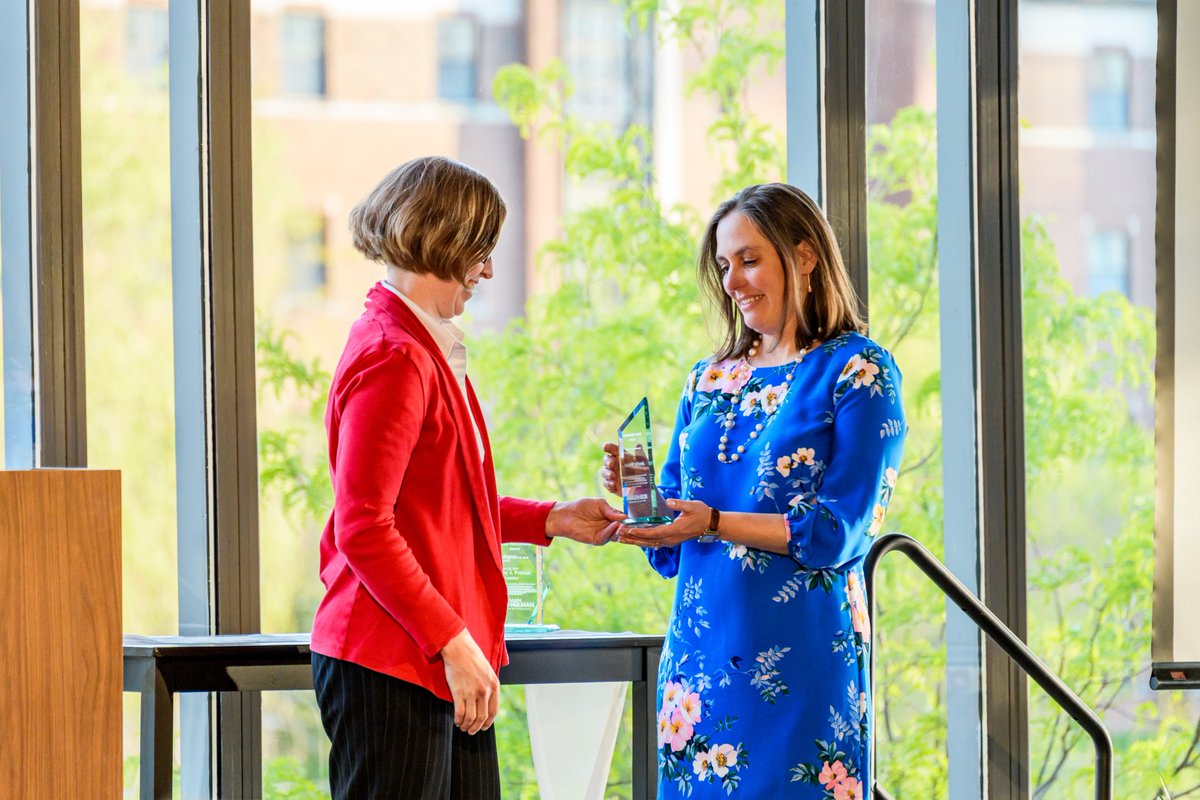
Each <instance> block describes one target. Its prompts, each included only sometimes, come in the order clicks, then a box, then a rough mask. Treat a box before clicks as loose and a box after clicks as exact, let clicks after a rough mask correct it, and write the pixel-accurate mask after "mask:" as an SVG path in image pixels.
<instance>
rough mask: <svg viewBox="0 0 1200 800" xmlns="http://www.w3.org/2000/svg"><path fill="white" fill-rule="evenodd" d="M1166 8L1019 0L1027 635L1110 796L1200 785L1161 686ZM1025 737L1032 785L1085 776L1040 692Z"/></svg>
mask: <svg viewBox="0 0 1200 800" xmlns="http://www.w3.org/2000/svg"><path fill="white" fill-rule="evenodd" d="M1157 24H1158V23H1157V15H1156V7H1155V4H1154V3H1153V2H1142V1H1140V0H1109V1H1108V2H1098V3H1080V2H1064V1H1063V0H1023V2H1022V3H1021V5H1020V68H1021V81H1020V103H1021V117H1022V120H1023V123H1024V124H1023V127H1022V131H1021V143H1020V163H1021V216H1022V221H1023V229H1022V247H1021V256H1022V270H1023V281H1024V292H1023V294H1024V304H1023V310H1022V314H1023V318H1024V350H1025V431H1026V435H1025V447H1026V460H1025V470H1026V487H1027V496H1028V506H1027V526H1028V556H1027V558H1028V575H1029V608H1030V614H1029V641H1030V644H1031V645H1032V646H1033V648H1034V649H1035V650H1037V651H1038V652H1039V653H1040V654H1041V655H1042V657H1043V658H1044V659H1046V661H1047V663H1048V664H1049V665H1050V666H1051V667H1053V668H1054V669H1056V670H1057V671H1058V672H1059V673H1060V674H1061V675H1062V677H1063V678H1064V680H1065V681H1066V682H1067V683H1068V685H1070V686H1071V687H1072V688H1074V689H1075V691H1076V692H1078V693H1079V694H1080V696H1081V697H1082V698H1083V699H1084V700H1085V701H1086V702H1087V703H1088V704H1089V705H1091V706H1092V707H1093V708H1095V709H1096V710H1097V711H1098V712H1099V713H1100V715H1101V717H1102V718H1103V719H1104V721H1105V724H1106V726H1107V727H1108V728H1109V730H1110V731H1111V732H1112V734H1113V739H1114V741H1115V743H1116V750H1117V752H1116V759H1117V762H1116V775H1117V787H1116V792H1115V796H1117V797H1134V796H1145V797H1151V796H1158V792H1160V791H1161V789H1162V788H1163V786H1164V785H1165V786H1166V787H1167V788H1168V789H1169V791H1170V792H1171V793H1172V796H1180V795H1181V794H1182V793H1184V792H1186V791H1187V790H1189V789H1191V788H1194V787H1193V784H1195V783H1196V780H1195V776H1194V774H1193V773H1192V772H1191V771H1190V768H1189V767H1188V765H1187V763H1186V762H1187V759H1186V758H1183V756H1182V754H1183V752H1184V751H1185V749H1186V746H1187V744H1186V743H1187V741H1188V740H1190V739H1191V738H1192V736H1193V734H1194V733H1195V711H1194V708H1191V707H1189V706H1187V705H1184V704H1183V703H1182V698H1181V697H1180V696H1179V695H1178V694H1177V693H1162V694H1158V695H1156V694H1154V693H1152V692H1151V691H1150V689H1149V685H1148V681H1149V666H1150V602H1151V599H1150V598H1151V580H1152V570H1151V568H1150V564H1151V562H1152V555H1151V554H1152V548H1153V538H1154V528H1153V525H1154V402H1153V391H1154V387H1153V378H1154V363H1153V359H1154V348H1155V343H1154V292H1155V248H1154V225H1155V217H1154V212H1155V53H1156V38H1157ZM1035 608H1036V609H1038V612H1037V613H1034V611H1033V609H1035ZM1029 743H1030V784H1031V791H1032V795H1033V796H1034V797H1047V798H1049V797H1075V796H1080V795H1081V794H1083V793H1085V792H1086V791H1088V789H1087V786H1088V784H1089V782H1090V780H1091V769H1090V760H1091V748H1090V746H1089V743H1088V740H1087V739H1086V737H1084V736H1083V735H1082V734H1081V733H1080V732H1079V731H1078V730H1077V729H1076V728H1074V727H1073V725H1072V723H1071V721H1070V719H1069V718H1068V717H1067V716H1066V715H1065V714H1063V713H1061V712H1059V711H1058V710H1057V709H1056V708H1054V707H1053V706H1052V705H1051V704H1050V703H1049V701H1048V700H1046V699H1045V698H1044V697H1043V696H1041V694H1040V693H1039V692H1037V691H1036V690H1031V694H1030V736H1029Z"/></svg>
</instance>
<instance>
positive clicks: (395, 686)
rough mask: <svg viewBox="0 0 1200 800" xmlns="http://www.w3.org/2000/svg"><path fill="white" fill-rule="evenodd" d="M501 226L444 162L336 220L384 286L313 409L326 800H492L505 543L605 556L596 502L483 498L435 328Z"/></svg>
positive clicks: (483, 441) (485, 492)
mask: <svg viewBox="0 0 1200 800" xmlns="http://www.w3.org/2000/svg"><path fill="white" fill-rule="evenodd" d="M504 216H505V206H504V201H503V200H502V199H501V198H500V194H499V192H498V191H497V190H496V188H495V186H493V185H492V183H491V182H490V181H489V180H488V179H487V178H485V177H484V176H483V175H481V174H479V173H478V172H476V171H474V170H473V169H471V168H469V167H466V166H464V165H463V164H460V163H458V162H456V161H452V160H450V159H446V158H440V157H429V158H419V159H415V160H413V161H409V162H407V163H406V164H403V165H402V166H400V167H398V168H397V169H396V170H394V171H393V172H392V173H391V174H389V175H388V176H387V177H386V178H384V180H383V181H382V182H381V183H380V184H379V186H377V187H376V188H375V190H374V191H373V192H372V193H371V194H370V195H369V196H368V197H367V199H365V200H364V201H363V202H362V203H360V204H359V205H358V207H356V208H355V209H354V211H353V212H352V213H351V216H350V224H351V229H352V232H353V236H354V244H355V246H356V247H357V248H358V249H359V250H360V251H361V252H362V253H363V254H364V255H366V256H367V257H368V258H371V259H372V260H375V261H378V262H380V263H383V264H384V265H386V267H387V279H386V280H385V281H381V282H380V283H378V284H376V285H375V286H374V287H373V288H372V289H371V290H370V292H369V293H368V294H367V301H366V311H365V312H364V313H363V315H362V317H361V318H360V319H359V320H358V321H357V322H355V323H354V325H353V326H352V327H351V329H350V335H349V341H348V342H347V343H346V348H345V351H344V352H343V353H342V357H341V360H340V362H339V363H338V366H337V370H336V372H335V374H334V377H333V385H332V388H331V389H330V392H329V404H328V408H327V410H326V414H325V425H326V429H327V432H328V436H329V458H330V471H331V474H332V476H333V487H334V508H333V514H332V515H331V516H330V519H329V522H328V524H327V525H326V527H325V531H324V533H323V535H322V537H321V581H322V583H324V585H325V588H326V594H325V597H324V599H323V600H322V601H321V604H320V607H319V608H318V609H317V613H316V618H315V620H314V621H313V632H312V652H313V678H314V685H315V688H316V692H317V702H318V705H319V706H320V709H321V718H322V722H323V724H324V726H325V730H326V732H327V733H328V734H329V737H330V740H331V742H332V749H331V752H330V785H331V789H332V791H333V796H334V798H365V797H370V798H385V797H386V798H464V800H465V799H466V798H470V799H471V800H487V798H492V797H495V798H499V796H500V788H499V768H498V763H497V756H496V740H495V732H494V731H493V730H492V728H491V726H492V722H493V720H494V719H495V716H496V713H497V710H498V699H499V688H500V687H499V680H498V678H497V673H498V671H499V669H500V667H502V666H503V665H504V664H505V663H507V661H508V654H507V652H506V651H505V648H504V617H505V611H506V606H507V591H506V588H505V583H504V576H503V572H502V570H501V556H500V544H501V542H513V541H515V542H529V543H533V544H538V545H542V546H546V545H549V544H550V541H551V538H552V537H555V536H566V537H568V538H572V539H576V540H579V541H583V542H587V543H590V544H596V545H599V544H604V543H606V542H607V541H608V540H609V538H610V537H611V536H612V534H613V532H614V531H615V529H616V526H617V523H618V522H619V521H620V520H621V519H623V517H624V515H623V514H622V513H621V512H620V511H618V510H617V509H615V508H612V507H611V506H609V505H608V504H607V503H605V502H604V501H602V500H600V499H599V498H588V499H584V500H576V501H573V502H567V503H552V502H546V503H543V502H535V501H531V500H521V499H518V498H514V497H499V496H497V493H496V480H495V474H494V470H493V463H492V452H491V448H490V446H489V444H488V437H487V430H486V428H485V426H484V420H483V414H482V413H481V411H480V407H479V402H478V400H477V399H476V397H475V393H474V391H473V389H472V387H471V383H470V381H469V380H468V379H467V377H466V348H465V346H464V344H463V336H462V332H461V331H460V330H459V329H458V328H457V327H455V326H454V324H453V323H452V322H450V320H451V318H453V317H456V316H458V315H459V314H461V313H462V310H463V306H464V304H465V303H466V302H467V300H469V299H470V298H471V296H472V294H473V292H474V290H475V287H476V286H477V285H478V283H479V281H481V280H487V279H490V278H491V277H492V274H493V270H492V260H491V255H490V254H491V251H492V249H493V248H494V247H495V245H496V240H497V238H498V236H499V233H500V227H501V225H502V224H503V221H504Z"/></svg>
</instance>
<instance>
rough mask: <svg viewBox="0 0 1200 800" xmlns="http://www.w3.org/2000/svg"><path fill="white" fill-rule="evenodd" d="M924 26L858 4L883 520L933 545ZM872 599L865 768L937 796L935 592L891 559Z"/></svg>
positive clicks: (932, 223)
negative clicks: (889, 438)
mask: <svg viewBox="0 0 1200 800" xmlns="http://www.w3.org/2000/svg"><path fill="white" fill-rule="evenodd" d="M935 33H936V20H935V14H934V4H933V3H931V2H924V0H870V1H869V2H867V4H866V41H867V51H866V122H867V126H868V127H867V161H866V164H867V182H868V192H867V222H868V264H869V270H868V276H869V277H868V283H869V287H870V289H869V294H870V297H869V307H870V318H871V336H872V338H874V339H876V340H877V341H879V342H880V344H882V345H883V346H884V347H887V348H889V349H890V350H891V351H892V352H893V354H894V355H895V356H896V359H897V363H898V365H899V366H900V368H901V370H903V373H904V401H905V410H906V415H907V418H908V424H909V434H908V439H907V441H906V443H905V452H904V463H903V465H902V468H901V477H900V480H899V481H898V485H897V492H896V496H895V497H896V499H895V501H894V502H893V504H892V506H891V508H890V509H889V513H888V517H887V521H886V524H885V530H897V531H901V532H903V533H906V534H908V535H910V536H913V537H915V538H917V539H918V540H920V541H921V542H922V543H923V544H925V545H926V546H927V547H929V548H930V549H931V550H933V551H934V552H935V553H936V554H937V555H938V556H939V557H941V556H942V554H943V548H942V539H943V530H942V520H943V513H942V491H941V488H942V467H943V458H942V456H943V441H942V440H943V430H942V414H941V388H940V387H941V371H942V370H941V346H940V343H941V334H940V328H939V298H938V292H939V281H938V264H939V253H938V241H939V238H938V211H937V209H938V206H937V199H938V198H937V188H938V174H937V169H938V164H937V153H938V150H937V135H936V134H937V116H936V114H937V102H936V99H937V85H936V77H937V76H936V73H935V60H934V56H935V39H936V37H935ZM947 446H948V447H952V446H954V444H953V443H951V444H950V445H947ZM960 535H961V533H960ZM874 599H875V603H876V614H877V620H876V624H875V625H874V636H875V642H874V646H875V647H876V649H877V652H876V670H877V672H876V675H875V686H876V697H875V711H876V723H875V731H876V752H877V754H878V755H877V759H878V775H877V780H878V781H879V782H880V784H881V785H882V786H884V787H885V788H886V789H887V790H888V791H889V792H891V793H893V794H894V795H895V796H896V797H909V796H920V797H930V798H935V797H947V719H946V715H947V709H946V669H945V668H946V627H945V626H946V621H945V613H944V608H945V603H944V601H943V598H942V596H941V594H940V592H938V590H937V589H936V587H934V586H933V585H932V584H931V583H929V581H928V580H926V579H925V578H924V576H923V575H921V574H920V573H919V572H918V571H917V570H916V569H914V568H913V566H912V565H911V564H909V563H908V562H907V561H905V560H904V559H902V558H895V559H889V560H887V561H885V562H884V563H883V565H882V567H881V570H880V573H879V581H878V583H877V584H876V588H875V598H874Z"/></svg>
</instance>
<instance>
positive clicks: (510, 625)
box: [504, 622, 558, 634]
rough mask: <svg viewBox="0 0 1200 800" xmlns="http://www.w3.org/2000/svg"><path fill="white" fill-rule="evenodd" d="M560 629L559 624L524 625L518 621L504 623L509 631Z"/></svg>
mask: <svg viewBox="0 0 1200 800" xmlns="http://www.w3.org/2000/svg"><path fill="white" fill-rule="evenodd" d="M556 630H558V626H557V625H533V624H525V625H522V624H521V623H518V622H506V623H504V632H505V633H506V634H508V633H553V632H554V631H556Z"/></svg>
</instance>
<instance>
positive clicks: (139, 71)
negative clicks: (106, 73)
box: [125, 6, 167, 88]
mask: <svg viewBox="0 0 1200 800" xmlns="http://www.w3.org/2000/svg"><path fill="white" fill-rule="evenodd" d="M125 69H126V70H128V72H129V74H130V75H133V76H136V77H137V78H139V79H142V80H145V81H146V82H147V83H151V84H154V85H156V86H159V87H161V88H166V86H167V9H166V8H164V7H161V6H130V7H129V8H128V9H127V10H126V12H125Z"/></svg>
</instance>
